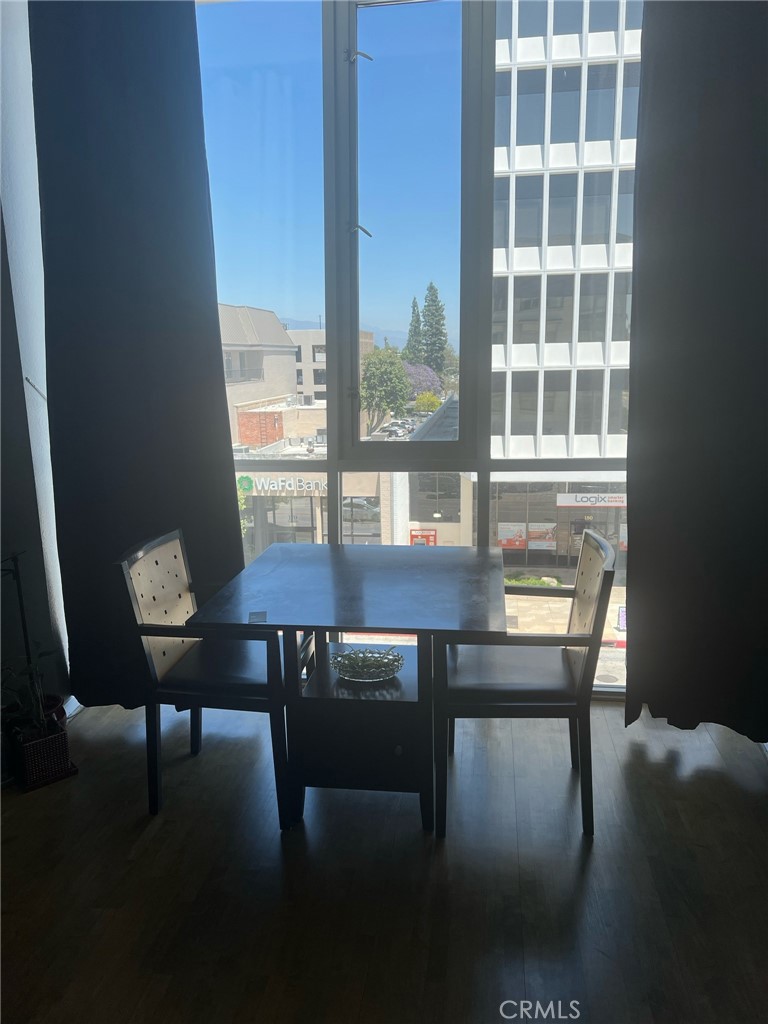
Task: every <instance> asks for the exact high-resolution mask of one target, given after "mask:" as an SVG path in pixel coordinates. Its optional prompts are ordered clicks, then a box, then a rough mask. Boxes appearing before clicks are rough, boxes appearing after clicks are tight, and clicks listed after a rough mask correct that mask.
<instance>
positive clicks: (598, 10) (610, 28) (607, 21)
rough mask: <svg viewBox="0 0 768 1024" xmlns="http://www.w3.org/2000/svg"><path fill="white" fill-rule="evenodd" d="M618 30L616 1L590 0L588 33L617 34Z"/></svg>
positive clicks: (617, 3)
mask: <svg viewBox="0 0 768 1024" xmlns="http://www.w3.org/2000/svg"><path fill="white" fill-rule="evenodd" d="M618 29H619V2H618V0H591V3H590V5H589V31H590V32H617V31H618Z"/></svg>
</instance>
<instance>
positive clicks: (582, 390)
mask: <svg viewBox="0 0 768 1024" xmlns="http://www.w3.org/2000/svg"><path fill="white" fill-rule="evenodd" d="M603 376H604V374H603V371H602V370H579V371H578V373H577V374H576V409H575V422H574V428H573V432H574V433H575V434H599V433H600V432H601V430H602V420H603Z"/></svg>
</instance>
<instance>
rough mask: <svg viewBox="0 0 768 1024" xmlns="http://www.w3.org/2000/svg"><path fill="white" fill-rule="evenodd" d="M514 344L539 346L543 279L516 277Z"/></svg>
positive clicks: (513, 323)
mask: <svg viewBox="0 0 768 1024" xmlns="http://www.w3.org/2000/svg"><path fill="white" fill-rule="evenodd" d="M513 289H514V300H513V309H514V313H513V318H512V343H513V344H514V345H538V343H539V321H540V319H541V278H540V277H539V276H536V277H516V278H515V280H514V284H513Z"/></svg>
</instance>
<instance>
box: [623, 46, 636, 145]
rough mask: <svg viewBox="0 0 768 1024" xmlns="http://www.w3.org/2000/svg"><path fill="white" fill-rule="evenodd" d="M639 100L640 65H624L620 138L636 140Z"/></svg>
mask: <svg viewBox="0 0 768 1024" xmlns="http://www.w3.org/2000/svg"><path fill="white" fill-rule="evenodd" d="M639 99H640V64H639V62H634V63H632V64H625V65H624V95H623V97H622V101H621V137H622V139H636V138H637V104H638V101H639Z"/></svg>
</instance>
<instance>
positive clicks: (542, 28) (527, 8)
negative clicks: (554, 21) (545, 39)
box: [517, 0, 547, 39]
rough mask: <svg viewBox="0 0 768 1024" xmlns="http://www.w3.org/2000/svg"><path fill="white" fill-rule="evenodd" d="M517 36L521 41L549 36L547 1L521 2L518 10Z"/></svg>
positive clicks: (523, 0)
mask: <svg viewBox="0 0 768 1024" xmlns="http://www.w3.org/2000/svg"><path fill="white" fill-rule="evenodd" d="M517 34H518V36H519V37H520V38H521V39H525V38H528V37H531V36H545V35H546V34H547V3H546V0H520V2H519V4H518V8H517Z"/></svg>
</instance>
